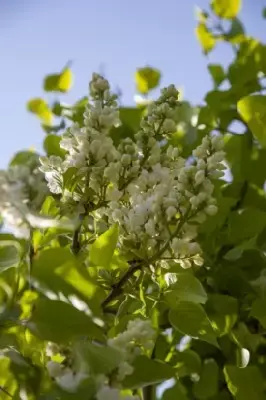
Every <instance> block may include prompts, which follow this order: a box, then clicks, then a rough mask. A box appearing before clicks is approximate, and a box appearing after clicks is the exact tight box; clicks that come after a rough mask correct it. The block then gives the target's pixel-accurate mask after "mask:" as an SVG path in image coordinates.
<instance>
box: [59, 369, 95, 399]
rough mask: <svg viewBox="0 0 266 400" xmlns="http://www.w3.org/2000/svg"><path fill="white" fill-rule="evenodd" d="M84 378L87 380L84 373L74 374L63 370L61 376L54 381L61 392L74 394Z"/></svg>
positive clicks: (69, 370)
mask: <svg viewBox="0 0 266 400" xmlns="http://www.w3.org/2000/svg"><path fill="white" fill-rule="evenodd" d="M86 378H88V375H87V374H86V373H83V372H77V373H75V372H73V371H72V370H71V369H70V368H65V369H64V370H63V373H62V374H61V375H59V376H56V377H55V381H56V383H57V384H58V386H60V387H61V388H62V389H63V390H65V391H67V392H70V393H74V392H76V391H77V389H78V387H79V385H80V384H81V382H82V381H84V380H85V379H86Z"/></svg>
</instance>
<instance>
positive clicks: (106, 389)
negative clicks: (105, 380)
mask: <svg viewBox="0 0 266 400" xmlns="http://www.w3.org/2000/svg"><path fill="white" fill-rule="evenodd" d="M96 399H97V400H121V396H120V390H118V389H115V388H111V387H110V386H102V387H101V389H100V390H99V391H98V392H97V394H96Z"/></svg>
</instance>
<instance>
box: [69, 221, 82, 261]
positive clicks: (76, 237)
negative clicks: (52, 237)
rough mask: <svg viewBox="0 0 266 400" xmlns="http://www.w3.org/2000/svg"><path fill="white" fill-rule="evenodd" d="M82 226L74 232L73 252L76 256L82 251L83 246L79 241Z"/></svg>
mask: <svg viewBox="0 0 266 400" xmlns="http://www.w3.org/2000/svg"><path fill="white" fill-rule="evenodd" d="M80 230H81V225H80V226H79V227H78V228H77V229H76V230H75V231H74V235H73V239H72V246H71V250H72V252H73V253H74V254H78V253H79V251H80V249H81V244H80V240H79V236H80Z"/></svg>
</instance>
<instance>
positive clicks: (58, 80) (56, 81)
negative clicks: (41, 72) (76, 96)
mask: <svg viewBox="0 0 266 400" xmlns="http://www.w3.org/2000/svg"><path fill="white" fill-rule="evenodd" d="M72 84H73V73H72V71H71V69H70V68H68V67H66V68H64V69H63V71H62V72H61V73H60V74H51V75H47V76H46V78H45V79H44V82H43V88H44V90H45V91H46V92H63V93H65V92H68V91H69V90H70V89H71V87H72Z"/></svg>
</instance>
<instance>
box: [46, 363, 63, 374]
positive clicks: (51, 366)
mask: <svg viewBox="0 0 266 400" xmlns="http://www.w3.org/2000/svg"><path fill="white" fill-rule="evenodd" d="M46 368H47V371H48V373H49V375H50V376H51V378H56V377H58V376H60V375H61V374H62V365H61V364H59V363H57V362H55V361H48V363H47V364H46Z"/></svg>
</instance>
